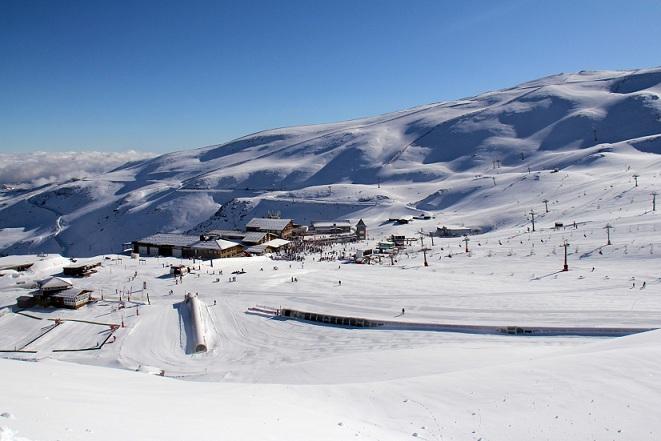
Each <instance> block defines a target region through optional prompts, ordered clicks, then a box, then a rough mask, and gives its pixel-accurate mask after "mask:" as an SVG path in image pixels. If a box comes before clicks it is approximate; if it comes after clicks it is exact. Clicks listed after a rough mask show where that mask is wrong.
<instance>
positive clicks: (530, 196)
mask: <svg viewBox="0 0 661 441" xmlns="http://www.w3.org/2000/svg"><path fill="white" fill-rule="evenodd" d="M660 96H661V68H656V69H645V70H632V71H600V72H579V73H575V74H560V75H554V76H550V77H546V78H542V79H539V80H535V81H531V82H528V83H524V84H521V85H519V86H516V87H512V88H509V89H504V90H499V91H495V92H488V93H484V94H481V95H478V96H475V97H470V98H465V99H461V100H456V101H447V102H441V103H435V104H429V105H424V106H420V107H416V108H412V109H408V110H403V111H400V112H395V113H390V114H385V115H381V116H377V117H370V118H364V119H357V120H352V121H345V122H341V123H336V124H324V125H315V126H301V127H290V128H282V129H275V130H268V131H264V132H259V133H255V134H252V135H248V136H245V137H243V138H239V139H237V140H235V141H232V142H229V143H226V144H223V145H216V146H210V147H204V148H200V149H195V150H187V151H181V152H175V153H170V154H165V155H162V156H159V157H156V158H153V159H147V160H142V161H137V162H130V163H127V164H125V165H123V166H121V167H119V168H117V169H115V170H113V171H111V172H108V173H105V174H102V175H99V176H97V177H96V178H93V179H90V178H87V179H84V180H77V181H70V182H66V183H60V184H49V185H45V186H42V187H39V188H33V189H29V190H25V189H21V190H15V189H14V190H12V189H4V190H1V192H0V204H1V207H0V229H2V230H0V249H3V252H4V253H11V254H16V253H26V252H36V251H46V252H57V253H63V254H64V255H76V256H89V255H96V254H100V253H105V252H111V251H114V252H116V251H119V250H120V246H121V243H122V242H128V241H131V240H133V239H136V238H138V237H141V236H145V235H148V234H151V233H154V232H156V231H188V230H200V229H204V228H208V227H227V226H228V227H241V226H242V225H243V224H245V222H247V220H248V219H249V218H250V217H251V216H253V215H262V214H265V213H266V212H267V211H273V210H276V211H280V212H281V213H282V215H283V216H286V217H293V218H295V219H296V220H297V221H299V222H309V221H311V220H313V219H323V218H329V219H330V218H357V217H363V218H366V219H369V220H370V223H371V226H372V227H377V226H378V225H379V224H380V223H381V222H382V221H383V220H384V219H387V218H388V217H389V216H391V215H397V214H404V213H407V214H410V213H413V212H414V211H417V210H426V211H432V212H435V213H437V215H442V216H445V218H446V219H448V220H451V221H453V222H458V223H465V222H471V223H472V224H479V226H481V227H482V228H484V229H492V228H498V227H500V226H503V225H512V224H516V223H517V222H521V218H522V212H523V211H524V210H525V209H528V208H529V206H528V205H529V204H531V203H533V201H534V202H535V203H537V204H538V203H539V195H540V194H541V193H543V192H546V193H545V195H546V196H545V197H547V199H549V200H553V199H552V198H553V197H554V195H555V196H557V195H559V194H562V192H563V191H564V190H563V189H562V184H561V183H558V182H555V181H553V184H552V185H551V186H546V187H543V188H542V187H534V185H535V184H534V182H539V181H540V176H541V174H542V173H546V172H549V171H554V170H556V169H557V170H563V172H565V174H564V175H563V179H566V180H568V181H567V182H572V183H573V184H575V185H578V186H581V185H589V184H590V183H592V184H594V185H596V186H598V185H599V180H600V178H601V176H603V174H604V173H609V172H612V171H614V170H617V171H618V172H620V173H622V172H626V173H627V174H628V175H629V176H630V175H632V174H633V173H640V174H641V175H644V173H645V170H646V169H649V168H650V167H651V168H652V169H653V170H658V165H659V161H660V160H661V157H659V156H657V155H656V154H659V153H661V100H659V97H660ZM565 188H567V187H565ZM553 192H555V193H553ZM613 197H615V196H613ZM467 207H469V208H470V210H467V209H466V208H467ZM484 207H491V208H492V209H493V212H492V213H491V215H490V216H484V215H483V213H482V214H480V212H479V210H478V209H480V208H484ZM462 208H464V209H463V210H462ZM576 210H577V211H576V213H577V214H578V213H580V211H579V210H580V209H579V208H576ZM572 214H573V213H565V215H567V216H570V215H572ZM377 228H378V227H377Z"/></svg>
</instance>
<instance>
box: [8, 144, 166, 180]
mask: <svg viewBox="0 0 661 441" xmlns="http://www.w3.org/2000/svg"><path fill="white" fill-rule="evenodd" d="M153 156H155V155H154V154H153V153H146V152H136V151H134V150H129V151H126V152H32V153H0V184H31V185H44V184H48V183H51V182H62V181H66V180H69V179H71V178H82V177H85V176H90V175H94V174H98V173H103V172H106V171H108V170H112V169H113V168H116V167H118V166H120V165H122V164H124V163H126V162H129V161H135V160H139V159H145V158H150V157H153Z"/></svg>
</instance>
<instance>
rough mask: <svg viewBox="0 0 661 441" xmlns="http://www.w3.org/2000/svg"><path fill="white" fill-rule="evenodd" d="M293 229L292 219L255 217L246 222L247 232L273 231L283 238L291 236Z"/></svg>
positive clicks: (272, 232)
mask: <svg viewBox="0 0 661 441" xmlns="http://www.w3.org/2000/svg"><path fill="white" fill-rule="evenodd" d="M293 230H294V222H293V221H292V219H271V218H265V217H254V218H252V219H251V220H250V222H248V223H247V224H246V231H247V232H261V233H271V234H275V235H276V236H277V237H280V238H283V239H286V238H288V237H290V236H291V234H292V231H293Z"/></svg>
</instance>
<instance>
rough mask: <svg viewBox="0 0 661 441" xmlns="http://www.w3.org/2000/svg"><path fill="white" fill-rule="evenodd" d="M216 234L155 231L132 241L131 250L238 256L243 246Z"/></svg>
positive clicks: (206, 256)
mask: <svg viewBox="0 0 661 441" xmlns="http://www.w3.org/2000/svg"><path fill="white" fill-rule="evenodd" d="M217 237H218V236H217V235H214V234H206V235H204V234H203V235H201V236H192V235H185V234H174V233H157V234H153V235H151V236H148V237H145V238H143V239H140V240H136V241H134V242H133V252H135V253H139V254H140V255H141V256H163V257H181V258H197V259H220V258H224V257H233V256H238V255H240V254H241V253H242V252H243V247H242V246H241V245H240V244H238V243H236V242H232V241H229V240H225V239H219V238H217Z"/></svg>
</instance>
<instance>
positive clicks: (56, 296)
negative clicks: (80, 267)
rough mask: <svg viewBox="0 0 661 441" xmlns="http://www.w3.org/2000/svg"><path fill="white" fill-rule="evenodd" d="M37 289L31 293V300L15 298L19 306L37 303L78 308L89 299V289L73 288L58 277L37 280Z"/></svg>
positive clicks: (25, 306)
mask: <svg viewBox="0 0 661 441" xmlns="http://www.w3.org/2000/svg"><path fill="white" fill-rule="evenodd" d="M37 286H38V287H39V290H38V291H35V292H33V293H32V301H29V299H27V298H26V296H21V297H19V298H18V299H16V300H17V304H18V306H19V308H27V307H30V306H33V305H34V304H35V303H38V304H40V305H42V306H55V307H57V308H72V309H78V308H80V307H81V306H83V305H85V304H86V303H88V302H89V301H90V293H91V291H90V290H88V289H80V288H74V286H73V285H72V284H71V283H70V282H67V281H66V280H63V279H60V278H59V277H49V278H48V279H44V280H42V281H40V282H38V284H37Z"/></svg>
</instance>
